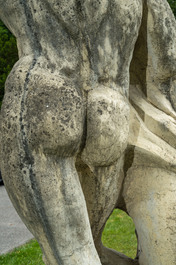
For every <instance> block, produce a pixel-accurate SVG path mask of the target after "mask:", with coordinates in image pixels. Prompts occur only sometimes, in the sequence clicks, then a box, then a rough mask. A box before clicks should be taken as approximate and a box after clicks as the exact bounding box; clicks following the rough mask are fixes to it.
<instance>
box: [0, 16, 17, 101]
mask: <svg viewBox="0 0 176 265" xmlns="http://www.w3.org/2000/svg"><path fill="white" fill-rule="evenodd" d="M17 60H18V51H17V46H16V39H15V37H14V36H13V35H12V34H11V33H10V31H9V30H8V29H7V28H6V26H5V25H4V24H3V23H2V21H0V105H1V101H2V98H3V95H4V84H5V80H6V78H7V76H8V74H9V72H10V71H11V69H12V67H13V65H14V63H15V62H16V61H17Z"/></svg>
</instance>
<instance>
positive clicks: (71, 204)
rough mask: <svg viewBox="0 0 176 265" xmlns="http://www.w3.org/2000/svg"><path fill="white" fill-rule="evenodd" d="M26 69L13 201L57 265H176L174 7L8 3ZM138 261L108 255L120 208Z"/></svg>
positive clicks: (151, 2) (13, 88)
mask: <svg viewBox="0 0 176 265" xmlns="http://www.w3.org/2000/svg"><path fill="white" fill-rule="evenodd" d="M0 17H1V19H2V20H3V21H4V23H5V24H6V25H7V27H8V28H9V29H10V30H11V31H12V33H13V34H14V35H15V36H16V38H17V45H18V51H19V61H18V62H17V63H16V64H15V66H14V67H13V69H12V71H11V73H10V75H9V77H8V79H7V82H6V91H5V97H4V100H3V104H2V110H1V116H0V165H1V170H2V174H3V179H4V182H5V185H6V188H7V191H8V193H9V196H10V198H11V200H12V202H13V204H14V206H15V208H16V209H17V211H18V213H19V215H20V216H21V218H22V220H23V221H24V223H25V224H26V226H27V227H28V228H29V230H30V231H31V232H32V233H33V235H34V236H35V237H36V239H37V240H38V242H39V244H40V247H41V249H42V251H43V260H44V262H45V264H46V265H100V264H102V265H117V264H118V265H132V264H135V265H165V264H166V263H168V264H169V265H175V264H176V254H175V244H176V237H175V226H176V216H175V203H176V193H175V188H174V187H175V185H176V183H175V182H176V176H175V174H176V172H175V171H176V150H175V148H176V122H175V120H176V113H175V111H176V96H175V92H176V82H175V80H176V77H175V76H176V60H175V59H176V52H175V51H176V22H175V19H174V16H173V14H172V11H171V10H170V8H169V5H168V3H167V1H166V0H146V1H144V0H133V1H131V0H70V1H66V0H50V1H49V0H42V1H41V0H38V1H37V0H29V1H25V0H13V1H12V0H6V1H4V0H0ZM116 207H117V208H121V209H123V210H124V211H126V212H127V213H128V214H129V215H130V216H131V217H132V218H133V220H134V223H135V227H136V233H137V235H138V251H137V257H136V259H134V260H132V259H130V258H128V257H126V256H124V255H122V254H121V253H118V252H116V251H113V250H110V249H108V248H105V247H104V246H103V245H102V243H101V234H102V231H103V228H104V226H105V223H106V221H107V219H108V217H109V215H110V214H111V212H112V211H113V209H114V208H116Z"/></svg>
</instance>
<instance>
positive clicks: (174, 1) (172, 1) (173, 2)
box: [167, 0, 176, 17]
mask: <svg viewBox="0 0 176 265" xmlns="http://www.w3.org/2000/svg"><path fill="white" fill-rule="evenodd" d="M167 1H168V3H169V5H170V7H171V9H172V11H173V13H174V15H175V17H176V0H167Z"/></svg>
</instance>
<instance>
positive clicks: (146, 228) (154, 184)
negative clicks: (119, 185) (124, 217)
mask: <svg viewBox="0 0 176 265" xmlns="http://www.w3.org/2000/svg"><path fill="white" fill-rule="evenodd" d="M175 185H176V174H175V173H173V172H171V171H168V170H166V169H163V168H157V167H156V168H144V167H138V168H131V169H130V170H129V171H128V174H127V177H126V179H125V186H124V192H123V196H124V199H125V202H126V207H127V211H128V213H129V215H130V216H131V217H132V218H133V221H134V223H135V227H136V230H137V234H138V244H139V245H138V252H139V264H140V265H151V264H152V265H158V264H161V265H165V264H171V265H174V264H175V262H176V254H175V242H176V241H175V219H176V213H175V204H176V194H175Z"/></svg>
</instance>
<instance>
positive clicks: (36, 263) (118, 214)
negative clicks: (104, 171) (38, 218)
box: [0, 210, 137, 265]
mask: <svg viewBox="0 0 176 265" xmlns="http://www.w3.org/2000/svg"><path fill="white" fill-rule="evenodd" d="M102 241H103V244H104V245H105V246H107V247H109V248H113V249H115V250H117V251H119V252H122V253H124V254H125V255H127V256H129V257H131V258H134V257H135V254H136V248H137V242H136V236H135V233H134V224H133V222H132V220H131V218H130V217H128V216H127V215H126V214H125V213H124V212H122V211H120V210H114V212H113V213H112V215H111V216H110V218H109V220H108V221H107V223H106V226H105V229H104V232H103V236H102ZM0 265H44V263H43V262H42V252H41V250H40V247H39V244H38V243H37V241H36V240H31V241H30V242H29V243H27V244H26V245H24V246H22V247H19V248H17V249H15V250H14V251H13V252H11V253H8V254H6V255H1V256H0Z"/></svg>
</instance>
